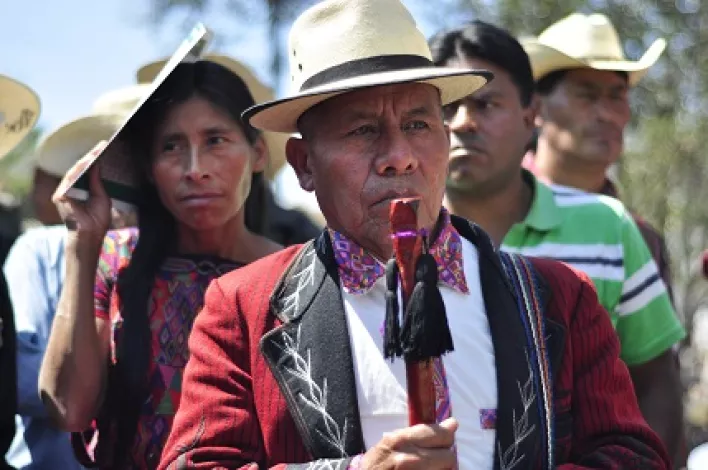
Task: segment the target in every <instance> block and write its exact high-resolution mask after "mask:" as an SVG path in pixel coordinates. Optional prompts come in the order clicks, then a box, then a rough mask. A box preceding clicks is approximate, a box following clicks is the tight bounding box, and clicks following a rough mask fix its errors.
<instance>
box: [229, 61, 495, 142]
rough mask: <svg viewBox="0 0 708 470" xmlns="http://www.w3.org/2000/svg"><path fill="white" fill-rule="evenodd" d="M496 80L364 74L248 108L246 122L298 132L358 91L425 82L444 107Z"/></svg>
mask: <svg viewBox="0 0 708 470" xmlns="http://www.w3.org/2000/svg"><path fill="white" fill-rule="evenodd" d="M492 77H493V75H492V73H491V72H489V71H486V70H470V69H458V68H444V67H426V68H414V69H407V70H396V71H391V72H381V73H373V74H370V75H361V76H358V77H355V78H349V79H346V80H339V81H336V82H332V83H328V84H327V85H322V86H319V87H315V88H311V89H309V90H307V91H306V92H303V93H299V94H297V95H294V96H291V97H288V98H284V99H280V100H275V101H270V102H267V103H262V104H259V105H256V106H253V107H251V108H249V109H247V110H246V111H245V112H244V113H243V119H244V120H245V121H246V122H248V123H250V124H251V126H253V127H255V128H257V129H261V130H264V131H271V132H285V133H293V132H297V121H298V119H299V118H300V116H302V114H303V113H304V112H305V111H307V110H308V109H310V108H312V107H313V106H315V105H317V104H319V103H322V102H323V101H325V100H327V99H329V98H332V97H335V96H337V95H341V94H344V93H348V92H352V91H355V90H360V89H365V88H371V87H376V86H384V85H396V84H404V83H425V84H428V85H432V86H434V87H436V88H437V89H439V90H440V98H441V101H442V104H443V105H445V104H449V103H452V102H454V101H457V100H460V99H462V98H464V97H466V96H469V95H471V94H472V93H474V92H475V91H477V90H479V89H480V88H481V87H483V86H484V85H485V84H486V83H487V82H488V81H489V80H491V79H492Z"/></svg>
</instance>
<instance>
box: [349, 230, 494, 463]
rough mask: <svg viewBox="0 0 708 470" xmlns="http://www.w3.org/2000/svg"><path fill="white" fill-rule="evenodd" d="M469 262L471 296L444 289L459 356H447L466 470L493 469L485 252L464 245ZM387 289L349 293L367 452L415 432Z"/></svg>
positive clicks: (458, 440) (460, 452) (459, 445)
mask: <svg viewBox="0 0 708 470" xmlns="http://www.w3.org/2000/svg"><path fill="white" fill-rule="evenodd" d="M462 259H463V264H464V272H465V278H466V281H467V286H468V288H469V293H468V294H464V293H461V292H458V291H456V290H454V289H452V288H450V287H448V286H447V285H445V284H442V283H441V284H439V287H440V292H441V294H442V297H443V300H444V302H445V308H446V311H447V318H448V323H449V326H450V331H451V332H452V338H453V341H454V345H455V351H454V352H452V353H450V354H448V355H446V356H444V358H443V361H444V364H445V370H446V373H447V381H448V385H449V390H450V396H451V402H452V415H453V416H454V417H455V418H457V420H458V421H459V422H460V428H459V429H458V431H457V434H456V444H457V458H458V462H459V468H460V469H461V470H468V469H469V470H477V469H488V468H492V467H493V458H494V440H495V430H494V429H493V428H492V429H489V426H483V425H482V416H483V415H485V416H489V415H490V414H491V415H492V416H494V415H496V407H497V378H496V366H495V361H494V348H493V345H492V338H491V334H490V330H489V322H488V321H487V314H486V311H485V307H484V298H483V296H482V287H481V284H480V280H479V258H478V253H477V249H476V247H475V246H474V245H473V244H472V243H470V242H469V241H467V240H465V239H464V238H463V239H462ZM385 283H386V281H385V279H384V278H383V277H382V278H380V279H379V280H378V281H376V284H375V285H374V286H373V288H372V289H371V290H369V291H368V292H366V293H365V294H350V293H347V292H342V296H343V300H344V310H345V314H346V318H347V325H348V327H349V336H350V342H351V347H352V355H353V359H354V374H355V380H356V388H357V390H356V392H357V399H358V403H359V414H360V416H361V423H362V430H363V434H364V444H365V446H366V448H367V449H369V448H371V447H373V446H374V445H375V444H376V443H377V442H378V441H379V440H380V439H381V438H382V437H383V434H384V433H386V432H390V431H393V430H396V429H400V428H405V427H407V426H408V401H407V387H406V371H405V364H404V362H403V359H396V360H395V361H394V362H393V364H392V363H391V362H390V361H388V360H386V359H384V357H383V324H384V318H385V300H384V295H385V292H386V285H385ZM485 422H489V420H486V421H485ZM485 427H487V429H485Z"/></svg>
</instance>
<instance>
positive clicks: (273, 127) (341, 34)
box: [244, 0, 492, 133]
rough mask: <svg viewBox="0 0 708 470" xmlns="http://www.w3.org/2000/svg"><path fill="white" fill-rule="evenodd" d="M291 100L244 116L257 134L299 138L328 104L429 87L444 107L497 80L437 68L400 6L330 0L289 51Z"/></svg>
mask: <svg viewBox="0 0 708 470" xmlns="http://www.w3.org/2000/svg"><path fill="white" fill-rule="evenodd" d="M287 52H288V58H289V62H290V81H291V83H292V87H293V88H292V89H293V92H292V94H291V95H290V96H288V97H286V98H284V99H280V100H275V101H271V102H268V103H264V104H260V105H256V106H254V107H253V108H250V109H249V110H247V111H246V112H245V113H244V119H248V121H249V122H250V124H251V125H252V126H253V127H256V128H259V129H263V130H267V131H276V132H287V133H292V132H296V131H297V121H298V119H299V118H300V116H301V115H302V114H303V113H304V112H305V111H307V110H308V109H310V108H311V107H313V106H315V105H316V104H318V103H321V102H323V101H325V100H327V99H328V98H331V97H334V96H337V95H340V94H342V93H347V92H350V91H354V90H358V89H362V88H369V87H375V86H380V85H391V84H399V83H412V82H416V83H427V84H430V85H433V86H435V87H436V88H438V90H440V97H441V99H442V102H443V104H448V103H451V102H453V101H457V100H459V99H461V98H464V97H465V96H468V95H470V94H472V93H473V92H475V91H476V90H477V89H479V88H480V87H482V86H483V85H484V84H485V83H486V82H487V80H488V79H489V78H491V76H492V75H491V73H489V72H486V71H480V70H469V69H459V68H445V67H435V66H434V64H433V62H432V58H431V54H430V49H429V48H428V43H427V41H426V39H425V36H424V35H423V34H422V33H421V32H420V30H419V29H418V28H417V27H416V24H415V20H414V19H413V16H411V14H410V13H409V12H408V10H407V9H406V7H405V6H403V4H402V3H401V2H400V1H399V0H328V1H324V2H320V3H318V4H317V5H315V6H313V7H312V8H310V9H308V10H307V11H305V12H304V13H303V14H302V15H301V16H300V17H299V18H298V19H297V20H296V21H295V23H294V24H293V26H292V29H291V31H290V41H289V46H288V51H287Z"/></svg>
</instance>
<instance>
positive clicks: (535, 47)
mask: <svg viewBox="0 0 708 470" xmlns="http://www.w3.org/2000/svg"><path fill="white" fill-rule="evenodd" d="M520 42H521V44H522V45H523V47H524V49H525V50H526V53H527V54H528V55H529V58H530V59H531V68H532V69H533V76H534V79H536V80H539V79H541V78H543V77H544V76H546V75H548V74H549V73H551V72H555V71H557V70H566V69H575V68H591V69H596V70H613V71H621V72H627V73H628V75H629V84H630V85H632V86H634V85H636V84H637V82H638V81H639V80H640V79H641V78H642V77H643V76H644V75H645V74H646V72H647V70H648V69H649V67H651V66H652V65H654V63H656V61H657V60H658V59H659V56H661V53H662V52H663V51H664V48H665V47H666V41H665V40H664V39H661V38H660V39H657V40H656V41H654V43H653V44H652V45H651V46H650V47H649V49H647V51H646V52H645V53H644V55H643V56H642V57H641V58H640V59H639V60H637V61H632V60H628V59H627V58H626V57H625V55H624V52H622V43H621V42H620V38H619V36H618V35H617V31H616V30H615V27H614V26H613V25H612V23H611V22H610V20H609V19H608V18H607V17H606V16H605V15H601V14H597V13H595V14H591V15H584V14H582V13H573V14H571V15H570V16H567V17H566V18H564V19H562V20H560V21H558V22H557V23H554V24H552V25H551V26H549V27H548V28H547V29H546V30H545V31H543V32H542V33H541V34H540V35H539V36H538V38H526V39H521V41H520Z"/></svg>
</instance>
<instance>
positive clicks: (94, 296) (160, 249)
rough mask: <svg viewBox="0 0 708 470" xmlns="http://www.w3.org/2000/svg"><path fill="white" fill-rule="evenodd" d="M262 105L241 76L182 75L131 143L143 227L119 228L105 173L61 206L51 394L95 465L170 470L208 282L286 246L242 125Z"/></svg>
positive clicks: (139, 119)
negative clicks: (113, 226) (162, 462)
mask: <svg viewBox="0 0 708 470" xmlns="http://www.w3.org/2000/svg"><path fill="white" fill-rule="evenodd" d="M253 104H254V102H253V98H252V96H251V95H250V93H249V91H248V88H247V87H246V85H245V84H244V82H243V80H241V79H240V77H239V76H237V75H235V74H234V73H232V72H231V71H229V70H228V69H226V68H224V67H222V66H220V65H218V64H215V63H212V62H208V61H201V62H196V63H194V64H180V65H179V66H178V67H177V68H176V69H175V70H174V71H173V72H172V74H171V75H170V76H169V77H168V78H167V79H166V80H165V82H163V83H162V84H161V85H160V87H159V88H158V89H157V90H156V91H155V93H154V94H153V95H152V96H151V97H150V99H149V100H148V101H147V102H146V103H145V105H144V106H143V107H142V108H141V109H140V110H139V111H138V113H137V114H136V115H135V116H134V117H133V119H131V121H130V122H129V123H128V125H127V126H126V129H125V131H124V133H123V135H122V136H121V137H122V138H123V137H124V138H125V140H126V143H127V144H128V148H129V149H130V152H129V153H130V155H131V159H132V164H133V165H134V168H136V169H138V170H139V171H138V173H139V174H140V176H141V179H142V181H141V184H140V191H141V198H140V202H139V204H138V207H137V211H138V228H137V230H136V229H128V230H119V231H111V232H108V231H107V230H108V221H109V217H110V205H111V204H110V199H109V197H108V196H107V194H106V193H105V191H104V189H103V186H102V184H101V180H100V177H99V174H98V170H97V167H98V165H95V166H94V168H92V170H91V175H90V176H91V189H90V193H91V195H90V198H89V200H88V201H87V202H86V203H79V202H76V201H72V200H70V199H67V198H62V199H59V200H57V205H58V207H59V210H60V213H61V214H62V217H63V219H64V220H65V222H66V223H67V225H68V226H69V227H70V234H69V240H68V242H67V245H66V248H65V250H66V280H65V284H64V288H63V291H62V295H61V299H60V301H59V307H58V309H57V314H56V317H55V320H54V324H53V326H52V332H51V336H50V339H49V345H48V349H47V353H46V356H45V359H44V362H43V364H42V370H41V373H40V392H41V394H42V398H43V400H44V402H45V405H46V407H47V409H48V410H49V413H50V414H51V415H52V416H53V417H54V418H55V419H56V420H57V422H58V423H59V424H60V426H61V427H62V428H63V429H66V430H69V431H72V432H74V433H75V434H74V436H73V442H74V444H75V446H74V448H75V451H76V452H77V456H78V457H79V460H80V461H81V463H83V464H84V465H91V466H98V467H100V468H135V469H149V468H154V467H155V466H156V465H157V463H158V461H159V457H160V452H161V449H162V446H163V444H164V442H165V440H166V438H167V435H168V434H169V431H170V428H171V425H172V418H173V416H174V412H175V410H176V408H177V406H178V405H179V398H180V385H181V379H182V371H183V368H184V366H185V365H186V362H187V354H188V353H187V339H188V336H189V332H190V330H191V327H192V324H193V321H194V318H195V316H196V315H197V313H198V311H199V310H200V309H201V307H202V302H203V297H204V292H205V290H206V287H207V285H208V283H209V282H210V281H211V280H212V279H214V278H215V277H218V276H220V275H221V274H223V273H225V272H228V271H230V270H232V269H235V268H237V267H239V266H242V265H245V264H248V263H250V262H251V261H254V260H256V259H258V258H261V257H263V256H265V255H268V254H270V253H273V252H275V251H277V250H278V249H279V248H280V247H279V246H278V245H276V244H275V243H273V242H271V241H270V240H268V239H266V238H264V237H263V236H262V235H261V234H262V232H263V229H264V226H265V220H264V217H265V215H264V210H263V208H264V204H263V197H264V181H263V174H262V171H263V169H264V168H265V165H266V163H267V158H268V153H267V150H266V147H265V144H264V142H263V139H262V138H261V136H260V134H259V133H258V132H257V131H256V130H255V129H253V128H251V127H250V126H248V125H244V124H242V123H241V121H240V115H241V113H242V112H243V111H244V110H245V109H247V108H248V107H249V106H251V105H253ZM138 235H139V236H138ZM87 429H88V431H86V430H87ZM96 443H97V445H96Z"/></svg>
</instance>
